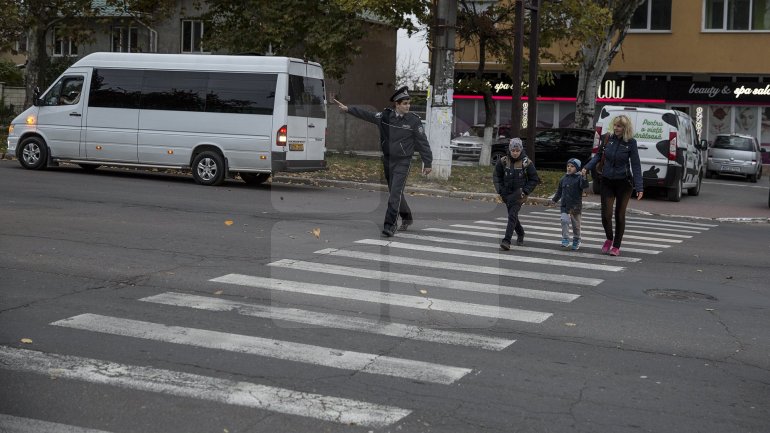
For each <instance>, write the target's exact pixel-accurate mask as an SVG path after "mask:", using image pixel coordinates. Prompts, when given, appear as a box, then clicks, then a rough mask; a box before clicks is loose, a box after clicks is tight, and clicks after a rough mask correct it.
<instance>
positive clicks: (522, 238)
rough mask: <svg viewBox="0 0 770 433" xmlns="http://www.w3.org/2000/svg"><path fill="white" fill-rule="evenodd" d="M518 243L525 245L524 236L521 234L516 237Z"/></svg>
mask: <svg viewBox="0 0 770 433" xmlns="http://www.w3.org/2000/svg"><path fill="white" fill-rule="evenodd" d="M516 245H518V246H520V247H523V246H524V236H519V237H518V238H516Z"/></svg>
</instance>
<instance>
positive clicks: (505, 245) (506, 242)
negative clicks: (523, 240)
mask: <svg viewBox="0 0 770 433" xmlns="http://www.w3.org/2000/svg"><path fill="white" fill-rule="evenodd" d="M500 249H501V250H503V251H508V250H510V249H511V241H509V240H508V239H503V240H502V241H500Z"/></svg>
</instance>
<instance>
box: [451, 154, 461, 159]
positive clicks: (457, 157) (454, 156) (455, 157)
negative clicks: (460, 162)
mask: <svg viewBox="0 0 770 433" xmlns="http://www.w3.org/2000/svg"><path fill="white" fill-rule="evenodd" d="M452 159H453V160H457V159H460V155H457V154H454V153H453V154H452Z"/></svg>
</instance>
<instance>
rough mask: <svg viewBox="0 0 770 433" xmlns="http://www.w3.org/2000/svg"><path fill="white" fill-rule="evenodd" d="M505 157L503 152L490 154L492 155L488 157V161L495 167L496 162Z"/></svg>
mask: <svg viewBox="0 0 770 433" xmlns="http://www.w3.org/2000/svg"><path fill="white" fill-rule="evenodd" d="M504 156H505V152H499V151H498V152H492V155H490V157H489V161H490V162H491V163H492V165H497V161H500V158H502V157H504Z"/></svg>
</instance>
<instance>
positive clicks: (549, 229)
mask: <svg viewBox="0 0 770 433" xmlns="http://www.w3.org/2000/svg"><path fill="white" fill-rule="evenodd" d="M498 219H504V218H498ZM474 224H487V225H493V226H499V227H505V226H506V224H507V223H505V222H502V221H474ZM522 226H524V231H525V232H526V231H530V230H542V231H547V232H558V233H559V234H561V227H556V226H555V225H554V226H553V227H549V226H545V225H535V224H527V223H522ZM625 233H628V230H626V231H625ZM580 234H581V237H582V235H584V234H585V235H604V231H603V230H602V231H598V230H596V231H594V230H585V229H583V230H581V231H580ZM679 236H681V235H679ZM559 237H561V236H559ZM685 237H687V238H689V237H690V236H685ZM626 239H639V240H642V241H656V242H668V243H672V244H679V243H682V240H681V239H666V238H661V237H651V236H635V235H627V234H624V235H623V240H624V241H625V240H626Z"/></svg>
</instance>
